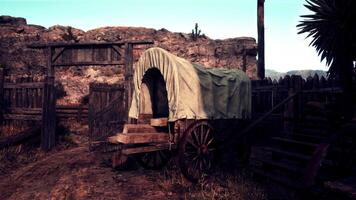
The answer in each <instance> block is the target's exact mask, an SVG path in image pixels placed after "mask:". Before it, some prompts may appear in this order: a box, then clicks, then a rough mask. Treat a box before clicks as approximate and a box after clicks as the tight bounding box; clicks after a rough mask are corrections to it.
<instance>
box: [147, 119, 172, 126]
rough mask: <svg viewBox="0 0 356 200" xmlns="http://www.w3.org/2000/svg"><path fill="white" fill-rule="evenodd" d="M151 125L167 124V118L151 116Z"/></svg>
mask: <svg viewBox="0 0 356 200" xmlns="http://www.w3.org/2000/svg"><path fill="white" fill-rule="evenodd" d="M150 124H151V126H157V127H162V126H168V118H152V119H151V123H150Z"/></svg>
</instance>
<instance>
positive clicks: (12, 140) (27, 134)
mask: <svg viewBox="0 0 356 200" xmlns="http://www.w3.org/2000/svg"><path fill="white" fill-rule="evenodd" d="M40 130H41V126H38V125H37V126H35V127H31V128H29V129H27V130H24V131H22V132H20V133H18V134H16V135H12V136H9V137H6V138H2V139H0V149H3V148H5V147H9V146H13V145H16V144H20V143H22V142H23V141H25V140H27V139H29V138H31V137H33V136H35V135H38V136H39V135H40Z"/></svg>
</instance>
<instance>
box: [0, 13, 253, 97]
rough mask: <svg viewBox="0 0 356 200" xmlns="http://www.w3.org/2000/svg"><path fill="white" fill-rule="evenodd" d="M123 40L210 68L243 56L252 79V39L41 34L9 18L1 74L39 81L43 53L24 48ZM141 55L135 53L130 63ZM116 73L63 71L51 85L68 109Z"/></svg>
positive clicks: (238, 64) (101, 31) (137, 32)
mask: <svg viewBox="0 0 356 200" xmlns="http://www.w3.org/2000/svg"><path fill="white" fill-rule="evenodd" d="M124 40H153V41H154V45H153V46H159V47H162V48H164V49H166V50H168V51H170V52H171V53H173V54H175V55H178V56H180V57H183V58H185V59H188V60H190V61H192V62H196V63H200V64H202V65H204V66H213V67H227V68H242V64H243V51H244V50H245V52H246V69H247V74H248V75H249V76H250V77H251V78H252V79H255V78H256V55H257V46H256V41H255V39H254V38H249V37H240V38H231V39H225V40H212V39H210V38H208V37H206V36H201V37H199V38H198V39H197V40H193V39H192V37H191V34H186V33H172V32H170V31H168V30H166V29H160V30H155V29H151V28H142V27H103V28H97V29H93V30H89V31H86V32H85V31H82V30H79V29H76V28H73V27H68V26H60V25H56V26H52V27H50V28H48V29H47V28H45V27H42V26H39V25H32V24H27V23H26V19H24V18H16V17H10V16H0V65H1V66H3V67H4V68H5V70H6V72H7V74H30V75H33V74H39V75H41V74H43V73H44V71H45V67H46V59H45V53H44V51H42V50H34V49H29V48H26V45H27V44H28V43H32V42H63V41H65V42H79V43H80V42H89V41H90V42H98V41H102V42H114V41H124ZM143 50H144V49H138V50H136V51H135V59H137V58H138V57H139V54H140V53H141V52H142V51H143ZM122 73H123V69H121V68H120V67H115V66H112V67H107V68H101V67H97V66H90V67H66V68H57V69H56V79H57V83H60V84H62V85H63V87H64V89H65V91H66V93H67V95H68V96H67V99H68V101H69V103H73V102H76V101H78V99H79V98H80V97H81V96H83V95H84V94H86V93H88V84H89V82H92V81H98V82H110V83H114V82H120V81H122V78H123V77H122ZM72 101H73V102H72Z"/></svg>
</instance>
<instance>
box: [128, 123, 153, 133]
mask: <svg viewBox="0 0 356 200" xmlns="http://www.w3.org/2000/svg"><path fill="white" fill-rule="evenodd" d="M122 132H123V133H155V132H157V130H156V128H155V127H153V126H151V125H149V124H125V125H124V129H123V130H122Z"/></svg>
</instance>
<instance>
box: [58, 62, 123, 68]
mask: <svg viewBox="0 0 356 200" xmlns="http://www.w3.org/2000/svg"><path fill="white" fill-rule="evenodd" d="M124 64H125V63H123V62H122V61H81V62H70V63H55V64H53V66H55V67H58V66H87V65H124Z"/></svg>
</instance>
